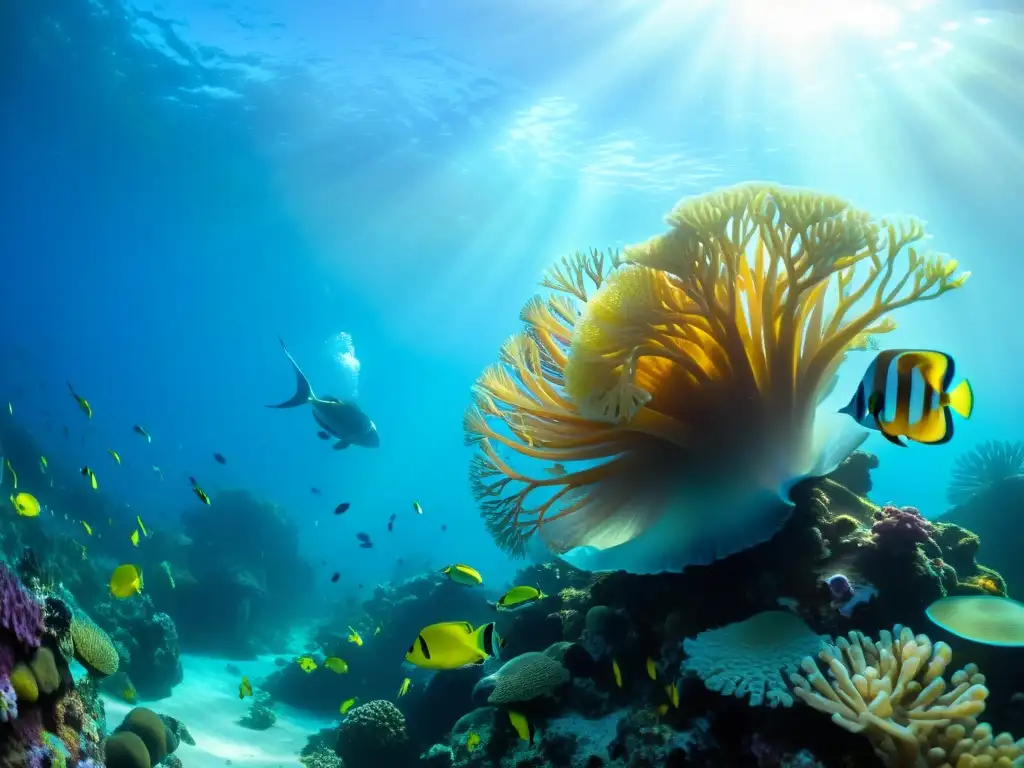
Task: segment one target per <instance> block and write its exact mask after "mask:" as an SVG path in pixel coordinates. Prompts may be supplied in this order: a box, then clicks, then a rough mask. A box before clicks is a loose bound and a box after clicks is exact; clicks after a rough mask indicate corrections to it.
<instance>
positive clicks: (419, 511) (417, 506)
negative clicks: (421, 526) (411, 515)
mask: <svg viewBox="0 0 1024 768" xmlns="http://www.w3.org/2000/svg"><path fill="white" fill-rule="evenodd" d="M412 511H413V512H415V513H416V514H417V515H422V514H423V507H422V506H420V503H419V502H418V501H414V502H413V503H412Z"/></svg>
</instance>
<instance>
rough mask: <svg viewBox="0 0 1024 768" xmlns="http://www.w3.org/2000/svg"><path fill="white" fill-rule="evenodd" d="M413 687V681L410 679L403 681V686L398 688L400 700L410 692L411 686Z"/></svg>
mask: <svg viewBox="0 0 1024 768" xmlns="http://www.w3.org/2000/svg"><path fill="white" fill-rule="evenodd" d="M410 685H412V680H410V679H409V678H408V677H407V678H405V680H403V681H402V684H401V685H400V686H399V688H398V698H402V697H403V696H405V694H407V693H408V692H409V686H410Z"/></svg>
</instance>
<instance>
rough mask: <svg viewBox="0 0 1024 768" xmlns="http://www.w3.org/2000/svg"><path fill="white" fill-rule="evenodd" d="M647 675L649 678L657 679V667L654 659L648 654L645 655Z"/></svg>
mask: <svg viewBox="0 0 1024 768" xmlns="http://www.w3.org/2000/svg"><path fill="white" fill-rule="evenodd" d="M647 676H648V677H649V678H651V680H657V679H658V667H657V665H656V664H655V663H654V659H652V658H651V657H650V656H648V657H647Z"/></svg>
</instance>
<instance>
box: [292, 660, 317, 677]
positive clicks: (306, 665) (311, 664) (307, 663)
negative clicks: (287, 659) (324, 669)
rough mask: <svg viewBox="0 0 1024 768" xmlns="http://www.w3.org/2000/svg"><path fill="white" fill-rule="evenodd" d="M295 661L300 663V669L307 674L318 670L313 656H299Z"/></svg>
mask: <svg viewBox="0 0 1024 768" xmlns="http://www.w3.org/2000/svg"><path fill="white" fill-rule="evenodd" d="M295 661H296V662H298V665H299V669H301V670H302V671H303V672H306V673H307V674H308V673H310V672H312V671H313V670H314V669H316V662H315V661H314V660H313V658H312V657H311V656H299V658H297V659H296V660H295Z"/></svg>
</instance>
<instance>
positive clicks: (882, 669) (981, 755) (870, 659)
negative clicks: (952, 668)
mask: <svg viewBox="0 0 1024 768" xmlns="http://www.w3.org/2000/svg"><path fill="white" fill-rule="evenodd" d="M952 658H953V652H952V651H951V650H950V648H949V646H948V645H946V644H945V643H942V642H939V643H935V644H934V645H933V644H932V642H931V640H929V639H928V637H927V636H926V635H917V636H916V637H915V636H914V633H913V632H911V631H910V630H909V629H907V628H905V627H901V626H899V625H897V626H896V627H895V629H894V630H893V634H890V633H889V632H888V631H883V632H882V633H881V636H880V639H879V641H878V642H877V643H874V642H872V641H871V640H870V639H869V638H867V637H865V636H864V635H863V634H861V633H860V632H851V633H850V639H849V640H847V639H846V638H842V637H841V638H839V639H838V640H837V641H836V643H835V645H830V644H824V645H823V646H822V648H821V650H820V652H819V653H818V659H819V660H820V661H821V663H823V664H824V665H825V667H826V668H827V669H828V671H829V677H828V678H826V677H825V675H823V674H822V673H821V671H820V670H819V668H818V662H816V661H815V660H814V659H813V658H811V657H807V658H805V659H804V660H803V662H802V664H801V668H802V672H803V674H794V675H791V677H790V680H791V682H792V683H793V686H794V688H793V693H794V695H795V696H796V697H797V698H799V699H800V700H801V701H803V702H804V703H805V704H808V705H809V706H811V707H813V708H814V709H817V710H819V711H821V712H825V713H826V714H830V715H831V716H832V721H833V722H834V723H835V724H836V725H839V726H841V727H843V728H845V729H847V730H849V731H852V732H853V733H863V734H864V735H865V736H867V737H868V739H870V741H871V744H872V746H873V747H874V749H875V752H876V754H878V756H879V757H880V758H881V759H882V762H884V763H885V765H887V766H889V768H926V767H927V766H941V767H942V768H952V766H956V768H982V767H983V766H985V767H989V766H993V767H994V766H999V767H1001V768H1009V766H1010V765H1011V764H1013V763H1012V761H1014V760H1015V759H1017V758H1020V757H1021V756H1022V755H1024V742H1017V743H1015V742H1014V741H1013V738H1012V737H1011V736H1010V735H1009V734H1002V735H1000V736H993V734H992V729H991V728H990V727H989V726H987V725H985V724H980V725H979V724H978V721H977V719H976V718H977V717H978V716H979V715H980V714H981V713H982V712H984V710H985V699H986V697H987V696H988V689H987V688H986V687H985V677H984V675H981V674H979V672H978V668H977V667H976V666H975V665H973V664H968V665H967V666H966V667H964V668H963V669H962V670H959V671H958V672H955V673H954V674H953V675H952V676H951V677H950V679H949V682H948V683H947V682H946V679H945V674H946V669H947V667H948V666H949V664H950V662H951V661H952Z"/></svg>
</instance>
